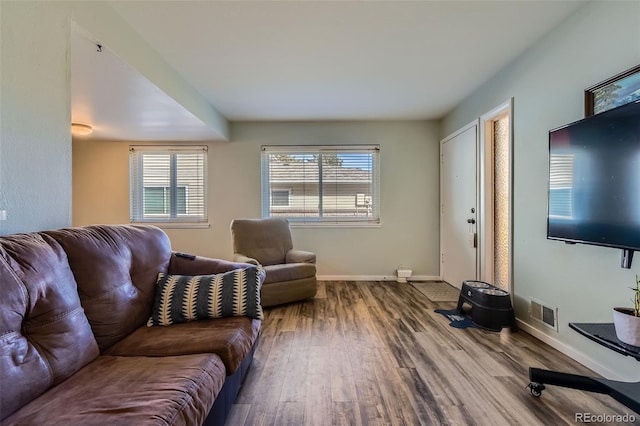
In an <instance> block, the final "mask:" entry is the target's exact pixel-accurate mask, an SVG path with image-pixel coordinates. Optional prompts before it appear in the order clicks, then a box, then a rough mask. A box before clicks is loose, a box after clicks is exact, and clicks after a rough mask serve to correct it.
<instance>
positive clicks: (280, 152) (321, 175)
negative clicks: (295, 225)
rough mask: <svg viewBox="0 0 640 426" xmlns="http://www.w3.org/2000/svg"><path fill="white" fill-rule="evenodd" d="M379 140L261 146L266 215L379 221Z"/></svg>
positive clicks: (306, 219)
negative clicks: (318, 144) (362, 144)
mask: <svg viewBox="0 0 640 426" xmlns="http://www.w3.org/2000/svg"><path fill="white" fill-rule="evenodd" d="M379 153H380V148H379V146H377V145H367V146H360V145H352V146H263V147H262V217H264V218H267V217H286V218H288V219H289V220H290V221H292V222H304V223H358V222H359V223H379V222H380V208H379V206H380V195H379V194H380V189H379V186H380V185H379Z"/></svg>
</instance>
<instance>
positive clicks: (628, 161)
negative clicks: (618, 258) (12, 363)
mask: <svg viewBox="0 0 640 426" xmlns="http://www.w3.org/2000/svg"><path fill="white" fill-rule="evenodd" d="M547 238H549V239H552V240H561V241H565V242H568V243H583V244H593V245H598V246H605V247H614V248H620V249H623V256H622V266H623V267H626V268H628V267H630V266H631V258H632V256H633V252H634V251H637V250H640V101H635V102H632V103H629V104H627V105H623V106H621V107H618V108H615V109H611V110H609V111H606V112H603V113H600V114H597V115H594V116H591V117H587V118H585V119H582V120H579V121H576V122H574V123H570V124H567V125H565V126H562V127H559V128H557V129H553V130H550V131H549V203H548V220H547Z"/></svg>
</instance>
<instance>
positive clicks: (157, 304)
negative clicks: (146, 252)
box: [147, 266, 265, 327]
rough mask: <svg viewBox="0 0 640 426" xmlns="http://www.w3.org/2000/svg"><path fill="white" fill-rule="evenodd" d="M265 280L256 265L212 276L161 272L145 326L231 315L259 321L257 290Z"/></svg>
mask: <svg viewBox="0 0 640 426" xmlns="http://www.w3.org/2000/svg"><path fill="white" fill-rule="evenodd" d="M264 277H265V272H264V270H263V269H262V268H261V267H256V266H247V267H246V268H244V269H235V270H233V271H229V272H225V273H222V274H214V275H196V276H189V275H165V274H162V273H160V274H158V284H157V288H156V294H155V300H154V305H153V310H152V312H151V317H150V318H149V321H148V322H147V326H149V327H151V326H154V325H171V324H178V323H182V322H188V321H194V320H198V319H203V318H223V317H230V316H248V317H250V318H254V319H259V320H262V319H263V318H264V316H263V312H262V306H261V305H260V288H261V287H262V282H263V281H264Z"/></svg>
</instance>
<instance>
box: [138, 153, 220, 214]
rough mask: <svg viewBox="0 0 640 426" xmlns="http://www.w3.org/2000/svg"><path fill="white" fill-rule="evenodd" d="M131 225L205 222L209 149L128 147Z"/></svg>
mask: <svg viewBox="0 0 640 426" xmlns="http://www.w3.org/2000/svg"><path fill="white" fill-rule="evenodd" d="M129 174H130V176H129V189H130V197H131V198H130V205H131V218H130V219H131V222H170V223H183V222H206V221H207V177H206V175H207V147H206V146H185V147H182V146H180V147H176V146H131V147H129Z"/></svg>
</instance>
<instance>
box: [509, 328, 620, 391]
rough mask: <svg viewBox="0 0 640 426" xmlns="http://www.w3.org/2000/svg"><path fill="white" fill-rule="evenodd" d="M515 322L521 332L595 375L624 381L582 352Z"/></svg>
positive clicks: (535, 329)
mask: <svg viewBox="0 0 640 426" xmlns="http://www.w3.org/2000/svg"><path fill="white" fill-rule="evenodd" d="M516 322H517V323H518V327H519V328H520V329H521V330H523V331H525V332H526V333H528V334H530V335H532V336H533V337H535V338H536V339H538V340H540V341H542V342H544V343H546V344H547V345H549V346H551V347H552V348H554V349H557V350H558V351H560V352H562V353H563V354H565V355H566V356H568V357H569V358H571V359H573V360H575V361H577V362H579V363H580V364H582V365H584V366H585V367H587V368H589V369H591V370H593V371H595V372H596V373H598V374H600V375H601V376H603V377H605V378H607V379H610V380H624V379H623V378H622V377H620V376H619V375H618V374H616V373H614V372H613V371H611V370H610V369H609V368H608V367H606V366H604V365H602V364H600V363H599V362H597V361H595V360H594V359H593V358H591V357H589V356H587V355H585V354H584V353H583V352H580V351H577V350H575V349H574V348H572V347H571V346H567V345H566V344H564V343H562V342H561V341H559V340H558V339H556V338H554V337H553V336H550V335H548V334H546V333H543V332H541V331H540V330H538V329H537V328H535V327H532V326H531V325H529V324H527V323H526V322H524V321H522V320H521V319H516Z"/></svg>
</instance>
